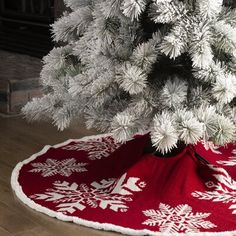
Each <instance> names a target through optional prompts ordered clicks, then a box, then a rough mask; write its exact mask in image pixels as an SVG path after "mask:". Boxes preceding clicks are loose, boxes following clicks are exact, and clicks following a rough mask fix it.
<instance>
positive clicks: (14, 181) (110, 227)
mask: <svg viewBox="0 0 236 236" xmlns="http://www.w3.org/2000/svg"><path fill="white" fill-rule="evenodd" d="M109 135H111V134H101V135H94V136H87V137H84V138H81V139H69V140H67V141H65V142H63V143H60V144H56V145H53V146H49V145H47V146H45V147H44V148H43V149H42V150H41V151H40V152H38V153H35V154H33V155H32V156H31V157H30V158H28V159H26V160H24V161H22V162H19V163H18V164H17V165H16V167H15V168H14V170H13V171H12V175H11V186H12V189H13V190H14V191H15V193H16V196H17V197H18V198H19V199H20V200H21V201H22V202H23V203H24V204H26V205H27V206H29V207H31V208H33V209H34V210H36V211H39V212H41V213H44V214H46V215H49V216H51V217H55V218H57V219H59V220H62V221H70V222H73V223H76V224H80V225H84V226H87V227H91V228H94V229H102V230H107V231H116V232H119V233H122V234H125V235H132V236H135V235H153V236H183V235H185V236H234V235H236V230H235V231H225V232H215V233H210V232H206V233H186V234H185V233H160V232H154V231H150V230H146V229H144V230H134V229H130V228H124V227H122V226H118V225H114V224H108V223H99V222H93V221H88V220H83V219H80V218H78V217H74V216H67V215H64V214H62V213H61V212H56V211H53V210H50V209H48V208H46V207H43V206H41V205H39V204H37V203H35V202H34V201H32V200H31V199H30V198H28V197H27V196H26V195H25V194H24V192H23V190H22V187H21V186H20V184H19V182H18V177H19V172H20V170H21V168H22V167H23V165H25V164H28V163H29V162H31V161H33V160H35V159H36V158H37V157H38V156H39V155H42V154H44V153H46V152H47V151H48V149H49V148H51V147H54V148H59V147H61V146H64V145H67V144H69V143H70V142H73V141H87V140H89V139H94V138H101V137H106V136H109ZM235 227H236V226H235Z"/></svg>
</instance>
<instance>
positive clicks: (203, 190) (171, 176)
mask: <svg viewBox="0 0 236 236" xmlns="http://www.w3.org/2000/svg"><path fill="white" fill-rule="evenodd" d="M147 140H148V136H147V135H144V136H138V137H136V138H135V139H133V140H130V141H128V142H127V143H126V144H123V145H121V144H120V143H116V142H115V141H114V140H113V139H112V137H110V136H107V135H106V136H105V135H103V136H93V137H86V138H83V139H80V140H68V141H67V142H65V143H62V144H58V145H55V146H53V147H51V146H46V147H45V148H44V149H43V150H42V151H41V152H39V153H37V154H34V155H33V156H32V157H30V158H29V159H27V160H25V161H23V162H21V163H19V164H18V165H17V166H16V167H15V169H14V171H13V173H12V178H11V184H12V188H13V189H14V190H15V192H16V195H17V196H18V197H19V198H20V199H21V200H22V201H23V202H24V203H25V204H27V205H28V206H30V207H31V208H33V209H35V210H37V211H39V212H43V213H45V214H47V215H49V216H51V217H56V218H58V219H60V220H63V221H73V222H74V223H78V224H81V225H85V226H89V227H93V228H96V229H105V230H113V231H117V232H121V233H124V234H126V235H127V234H129V235H163V236H168V235H175V236H176V235H188V236H190V235H201V236H203V235H219V236H223V235H224V236H225V235H233V234H236V181H235V180H236V171H235V165H236V149H235V147H234V146H233V145H231V146H229V147H228V148H227V149H224V148H219V149H217V148H215V147H214V146H213V145H211V144H208V145H205V147H204V145H203V144H201V143H199V144H198V145H197V146H195V149H196V150H197V152H198V153H199V154H200V155H201V156H202V157H204V158H205V159H206V160H207V161H208V162H209V163H211V164H209V165H208V164H206V163H204V162H203V161H200V160H199V159H197V158H196V157H195V153H194V152H193V149H192V147H191V146H189V147H186V148H185V149H184V150H183V151H182V152H181V153H180V154H178V155H177V156H175V157H172V158H160V157H156V156H154V155H152V154H145V155H143V154H142V153H143V149H144V146H145V144H146V142H147Z"/></svg>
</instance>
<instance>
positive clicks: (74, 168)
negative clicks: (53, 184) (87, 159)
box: [29, 158, 87, 177]
mask: <svg viewBox="0 0 236 236" xmlns="http://www.w3.org/2000/svg"><path fill="white" fill-rule="evenodd" d="M31 165H32V166H33V167H34V168H33V169H31V170H30V171H29V172H34V173H39V172H42V176H43V177H49V176H53V175H56V174H59V175H62V176H66V177H68V176H70V175H71V174H72V173H73V172H84V171H87V169H86V168H85V166H86V165H87V163H77V162H76V160H75V159H74V158H70V159H65V160H63V161H58V160H55V159H50V158H49V159H47V160H46V162H37V163H32V164H31Z"/></svg>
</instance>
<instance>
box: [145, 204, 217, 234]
mask: <svg viewBox="0 0 236 236" xmlns="http://www.w3.org/2000/svg"><path fill="white" fill-rule="evenodd" d="M143 213H144V215H145V216H147V217H149V218H150V219H147V220H146V221H144V222H143V224H145V225H149V226H156V225H158V226H159V230H160V232H165V233H181V232H186V233H191V232H200V231H199V229H201V228H203V229H210V228H214V227H217V226H216V225H215V224H213V223H211V222H210V221H205V220H204V219H205V218H207V217H208V216H209V215H210V214H211V213H202V212H196V213H192V207H191V206H189V205H187V204H183V205H178V206H176V207H175V208H172V207H171V206H169V205H167V204H163V203H160V205H159V210H153V209H150V210H146V211H143Z"/></svg>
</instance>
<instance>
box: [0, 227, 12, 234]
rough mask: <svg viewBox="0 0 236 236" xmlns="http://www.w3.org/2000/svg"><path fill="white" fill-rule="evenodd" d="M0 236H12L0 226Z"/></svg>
mask: <svg viewBox="0 0 236 236" xmlns="http://www.w3.org/2000/svg"><path fill="white" fill-rule="evenodd" d="M0 236H12V234H10V233H9V232H7V231H6V230H5V229H3V228H1V227H0Z"/></svg>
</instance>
